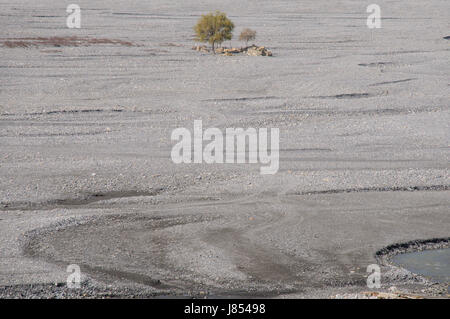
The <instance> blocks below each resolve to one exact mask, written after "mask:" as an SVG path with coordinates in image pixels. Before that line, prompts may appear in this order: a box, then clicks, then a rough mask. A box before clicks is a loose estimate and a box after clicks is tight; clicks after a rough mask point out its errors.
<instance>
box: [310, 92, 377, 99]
mask: <svg viewBox="0 0 450 319" xmlns="http://www.w3.org/2000/svg"><path fill="white" fill-rule="evenodd" d="M373 96H376V95H375V94H370V93H348V94H347V93H346V94H337V95H318V96H310V97H309V98H312V99H338V100H342V99H365V98H369V97H373Z"/></svg>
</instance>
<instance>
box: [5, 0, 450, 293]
mask: <svg viewBox="0 0 450 319" xmlns="http://www.w3.org/2000/svg"><path fill="white" fill-rule="evenodd" d="M69 3H71V2H67V1H50V0H42V1H39V2H36V3H34V2H33V3H32V4H30V2H29V1H23V0H14V1H3V0H1V1H0V15H1V18H0V30H1V33H0V56H1V59H0V150H1V151H0V238H1V240H0V297H8V298H11V297H12V298H46V297H57V298H67V297H69V298H70V297H75V298H83V297H107V298H112V297H138V298H139V297H154V296H162V297H168V296H169V297H174V296H197V297H203V296H209V297H217V296H266V297H281V298H292V297H296V298H303V297H306V298H310V297H320V298H328V297H332V296H334V295H338V294H339V295H345V294H346V295H349V294H350V295H351V294H357V293H359V292H362V291H366V290H368V288H367V287H366V277H367V273H366V267H367V266H368V265H370V264H374V263H379V264H380V265H381V267H382V288H381V290H386V289H389V287H391V286H393V285H395V286H396V287H399V289H404V291H406V292H411V293H420V294H423V295H425V296H442V295H443V294H445V292H444V291H445V288H446V287H445V284H444V285H443V284H440V285H436V284H434V283H432V282H429V281H427V280H426V279H424V278H418V277H417V276H415V275H414V274H411V273H409V272H407V271H406V270H404V269H399V268H396V267H394V266H392V265H391V264H390V263H389V260H388V259H386V260H385V259H380V258H377V257H376V253H377V252H378V251H380V250H382V249H383V248H385V247H387V246H390V245H394V244H397V243H406V242H410V241H416V240H424V241H425V242H424V243H426V241H427V240H429V239H433V238H440V239H442V240H441V241H440V244H439V247H444V246H445V247H447V246H448V238H449V236H450V231H449V230H450V211H449V204H450V200H449V198H450V197H449V187H450V186H449V185H450V182H449V132H450V130H449V123H450V110H449V106H450V98H449V97H450V82H449V74H450V65H449V60H450V47H449V45H450V42H449V40H448V39H446V38H445V37H448V36H449V35H450V28H449V27H450V24H449V21H450V19H449V18H450V15H449V14H450V2H449V1H447V0H429V1H427V3H426V5H424V3H423V1H418V0H411V1H407V2H406V1H396V2H393V1H384V0H380V1H378V2H377V4H379V5H380V6H381V8H382V17H383V20H382V23H383V24H382V29H378V30H373V31H371V30H369V29H368V28H367V26H366V19H367V13H366V7H365V6H366V4H364V3H361V2H360V1H351V0H344V1H339V2H334V1H326V0H319V1H318V0H315V1H313V0H307V1H301V2H300V1H287V0H286V1H266V0H258V1H246V2H245V3H244V2H242V1H237V0H232V1H226V2H224V1H213V0H211V1H201V2H199V1H191V0H189V1H176V2H167V1H162V0H155V1H126V2H125V1H121V2H119V1H115V2H112V1H84V0H83V1H81V0H80V1H78V2H77V3H78V4H79V5H80V6H81V8H82V28H81V29H77V30H75V29H68V28H67V27H66V26H65V17H66V12H65V9H66V6H67V5H68V4H69ZM215 9H219V10H223V11H225V12H227V13H228V15H229V16H230V18H231V19H232V20H233V21H234V23H235V24H236V32H235V34H238V33H239V32H240V31H241V29H243V28H245V27H251V28H253V29H255V30H257V32H258V38H257V41H256V42H257V43H258V44H260V45H264V46H266V47H268V48H269V49H270V50H271V51H272V52H273V53H274V56H273V57H249V56H243V55H236V56H232V57H227V56H219V55H217V56H212V55H208V54H203V53H199V52H196V51H193V50H191V47H192V46H193V45H194V44H195V43H194V41H193V40H192V38H193V31H192V26H193V25H194V24H195V22H196V20H197V19H198V17H199V16H200V15H201V14H202V13H205V12H208V11H211V10H215ZM52 36H59V37H66V36H78V37H89V38H102V39H106V38H107V39H119V40H123V41H129V42H131V43H133V45H132V46H128V45H121V44H120V43H118V44H111V43H110V44H91V45H88V46H60V47H54V46H35V47H29V48H23V47H17V48H9V47H6V46H2V43H4V41H7V40H8V39H12V38H32V37H52ZM235 38H237V37H236V36H235ZM225 45H226V46H229V45H233V46H240V45H241V44H240V43H239V42H238V41H237V40H236V39H234V40H232V41H231V44H230V43H225ZM196 119H201V120H203V127H205V128H207V127H218V128H220V129H222V130H224V129H225V128H227V127H243V128H248V127H254V128H264V127H267V128H271V127H276V128H279V129H280V169H279V171H278V173H277V174H275V175H260V174H259V168H260V165H259V164H251V165H250V164H226V165H225V164H211V165H209V164H178V165H177V164H174V163H172V161H171V159H170V151H171V148H172V146H173V142H172V141H171V140H170V134H171V132H172V131H173V130H174V129H175V128H177V127H186V128H188V129H190V130H191V131H192V129H193V123H194V120H196ZM429 247H430V246H429ZM70 264H78V265H80V267H81V271H82V278H83V281H84V282H83V285H82V287H81V288H80V289H79V290H73V289H68V288H67V287H66V286H65V284H64V283H65V282H66V278H67V275H68V274H67V273H66V267H67V266H68V265H70ZM355 296H356V295H355Z"/></svg>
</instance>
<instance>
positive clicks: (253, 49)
mask: <svg viewBox="0 0 450 319" xmlns="http://www.w3.org/2000/svg"><path fill="white" fill-rule="evenodd" d="M192 50H195V51H199V52H205V53H208V52H211V49H209V48H208V47H207V46H206V45H196V46H194V47H192ZM216 53H217V54H222V55H226V56H232V55H234V54H241V53H244V54H247V55H250V56H272V52H271V51H270V50H267V49H266V48H265V47H259V46H257V45H252V46H249V47H245V48H217V49H216Z"/></svg>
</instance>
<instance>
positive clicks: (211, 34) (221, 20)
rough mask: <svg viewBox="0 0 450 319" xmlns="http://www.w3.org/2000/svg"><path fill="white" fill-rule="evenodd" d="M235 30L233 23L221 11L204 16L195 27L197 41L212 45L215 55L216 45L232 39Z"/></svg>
mask: <svg viewBox="0 0 450 319" xmlns="http://www.w3.org/2000/svg"><path fill="white" fill-rule="evenodd" d="M233 29H234V24H233V22H231V20H230V19H228V18H227V15H226V14H225V13H223V12H220V11H216V12H215V13H209V14H206V15H202V17H201V18H200V19H199V20H198V22H197V24H196V25H195V27H194V31H195V34H196V40H197V41H200V42H208V43H209V44H211V46H212V50H213V52H214V53H215V44H216V43H217V44H218V43H222V42H223V41H226V40H231V39H232V37H233Z"/></svg>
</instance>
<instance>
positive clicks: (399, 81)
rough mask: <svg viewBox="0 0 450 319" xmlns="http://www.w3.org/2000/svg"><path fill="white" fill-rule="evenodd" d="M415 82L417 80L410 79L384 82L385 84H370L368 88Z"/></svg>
mask: <svg viewBox="0 0 450 319" xmlns="http://www.w3.org/2000/svg"><path fill="white" fill-rule="evenodd" d="M414 80H417V78H410V79H404V80H397V81H386V82H379V83H374V84H370V85H369V86H380V85H386V84H397V83H404V82H410V81H414Z"/></svg>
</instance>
